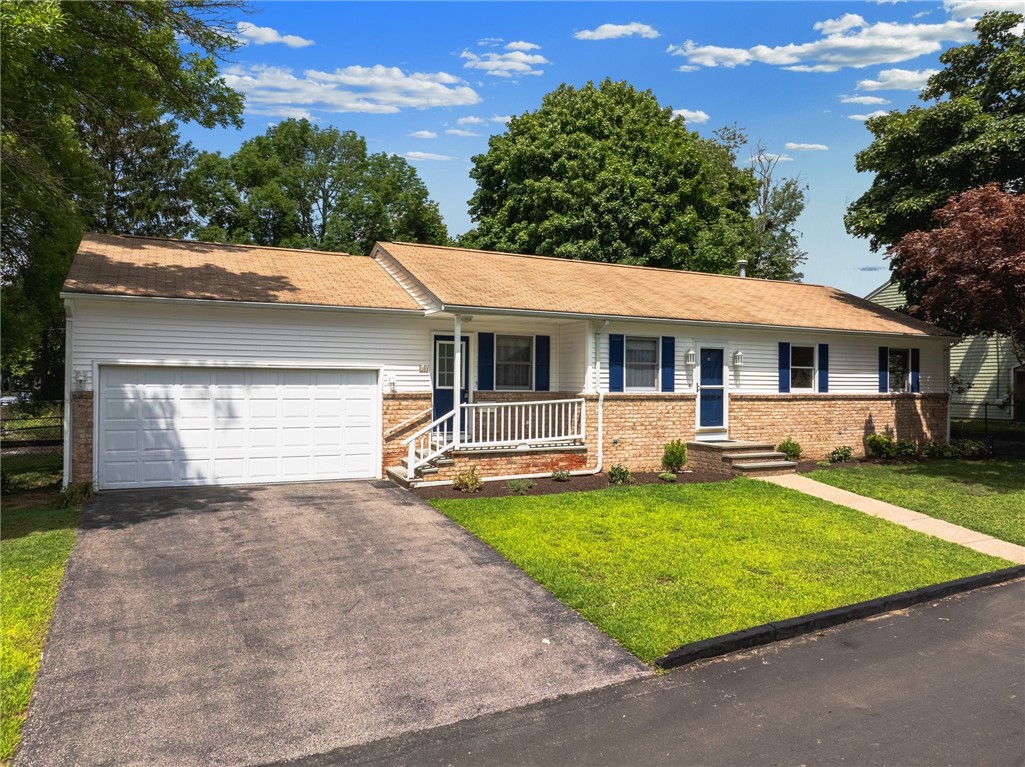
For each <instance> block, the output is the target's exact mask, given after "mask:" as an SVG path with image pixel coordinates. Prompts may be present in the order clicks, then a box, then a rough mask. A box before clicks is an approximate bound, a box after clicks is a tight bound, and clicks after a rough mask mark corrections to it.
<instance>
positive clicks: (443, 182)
mask: <svg viewBox="0 0 1025 767" xmlns="http://www.w3.org/2000/svg"><path fill="white" fill-rule="evenodd" d="M1020 7H1021V4H1020V3H1019V2H1014V1H1004V0H946V1H945V2H854V1H852V2H660V3H642V2H630V3H623V2H601V3H585V2H574V3H546V2H518V3H505V2H448V3H437V2H418V3H400V2H373V3H356V2H272V3H255V4H254V5H253V6H252V8H253V10H254V12H253V13H252V14H249V15H246V16H244V17H240V20H239V26H238V34H239V37H240V38H241V39H243V40H245V41H246V44H245V45H244V46H242V47H241V48H239V49H238V50H237V51H236V52H235V53H233V54H232V55H231V60H230V61H228V62H225V64H224V67H223V71H224V76H225V79H226V80H227V81H228V82H229V84H231V85H232V86H233V87H235V88H237V89H239V90H241V91H243V92H245V93H246V95H247V108H246V115H245V127H244V128H243V129H242V130H234V129H216V130H204V129H202V128H199V127H197V126H195V125H188V126H183V130H182V135H183V137H184V138H185V139H188V140H190V141H192V142H193V144H194V145H195V146H196V147H197V148H199V149H203V150H209V151H221V152H224V153H230V152H233V151H234V150H235V149H237V148H238V146H239V145H240V144H241V143H242V142H243V141H244V140H245V139H247V138H250V137H252V136H254V135H258V134H260V133H263V132H264V131H265V130H266V129H267V127H268V126H269V125H271V124H273V123H275V122H278V121H280V120H281V119H282V118H285V117H309V118H310V119H311V120H314V121H316V122H317V123H318V124H320V125H322V126H327V125H332V126H335V127H337V128H339V129H342V130H354V131H356V132H357V133H359V134H361V135H363V136H365V137H366V139H367V143H368V146H369V148H370V150H371V151H384V152H389V153H394V154H398V155H402V156H404V157H406V158H407V159H408V160H409V161H410V162H411V163H412V164H413V165H415V166H416V168H417V170H418V171H419V173H420V176H421V177H422V178H423V179H424V182H425V183H426V184H427V187H428V189H429V190H430V193H431V197H432V198H433V199H435V200H436V201H437V202H438V203H439V205H440V207H441V212H442V214H443V216H444V218H445V222H446V224H447V225H448V228H449V232H450V233H451V234H452V235H456V234H459V233H461V232H464V231H465V230H467V229H469V228H470V227H471V226H472V222H471V221H470V218H469V215H468V213H467V200H468V199H469V198H470V195H471V194H472V193H473V190H474V183H473V181H472V180H471V179H470V177H469V170H470V168H471V167H472V162H471V157H472V156H473V155H475V154H479V153H482V152H484V151H486V149H487V141H488V137H489V136H491V135H493V134H495V133H499V132H501V131H502V130H504V122H505V120H507V119H508V117H509V116H510V115H516V114H521V113H523V112H526V111H532V110H535V109H537V108H538V106H540V103H541V98H542V97H543V96H544V94H545V93H548V92H549V91H552V90H554V89H555V88H557V87H558V86H559V85H560V84H562V83H569V84H571V85H574V86H580V85H583V84H585V83H586V82H587V81H589V80H592V81H596V82H597V81H600V80H602V79H604V78H605V77H611V78H613V79H615V80H626V81H627V82H629V83H631V84H632V85H633V86H635V87H637V88H639V89H651V90H652V92H653V93H654V94H655V96H656V97H657V98H658V100H659V102H660V103H661V104H662V105H663V106H669V107H672V108H673V109H674V110H686V111H684V112H683V114H684V117H685V119H686V122H687V125H688V127H689V128H690V129H691V130H696V131H697V132H699V133H700V134H702V135H704V136H710V135H711V133H712V131H714V130H715V129H717V128H719V127H722V126H723V125H727V124H732V123H736V124H738V125H739V126H741V127H742V128H744V129H745V130H746V131H747V134H748V136H749V138H750V140H751V144H752V145H753V144H755V143H757V142H761V143H762V144H763V145H765V147H766V148H767V149H768V150H769V151H770V152H773V153H776V154H779V155H780V156H781V157H780V163H779V165H778V167H777V173H778V174H779V175H781V176H795V175H798V174H799V175H800V176H801V178H803V179H804V180H805V181H806V182H807V184H808V186H809V190H808V203H807V207H806V209H805V212H804V215H803V216H802V217H801V219H800V220H799V222H798V229H799V230H800V231H801V233H802V236H801V243H802V247H803V249H804V250H806V251H808V254H809V256H808V261H807V263H806V265H805V267H804V273H805V281H806V282H814V283H821V284H829V285H834V286H836V287H839V288H842V289H844V290H847V291H850V292H852V293H856V294H859V295H864V294H865V293H867V292H868V291H869V290H871V289H873V288H875V287H876V286H877V285H879V284H880V283H882V282H883V281H885V279H886V277H887V274H888V272H887V269H886V266H885V262H884V260H883V257H882V255H881V254H873V253H871V252H870V251H869V249H868V246H867V244H866V243H865V241H863V240H856V239H854V238H852V237H849V236H848V235H847V234H846V233H845V231H844V227H843V215H844V211H845V210H846V207H847V205H848V204H849V203H850V202H852V201H853V200H855V199H857V197H858V196H859V195H860V194H861V193H862V192H863V191H864V190H865V189H866V188H867V187H868V185H869V183H870V182H871V177H870V176H868V175H866V174H858V173H857V172H855V169H854V155H855V153H856V152H858V151H859V150H860V149H863V148H864V147H865V146H866V145H867V144H868V143H869V140H870V134H869V133H868V131H867V130H866V129H865V126H864V122H863V121H864V116H865V115H871V114H873V113H875V112H877V111H879V110H890V109H900V110H903V109H906V108H907V107H909V106H911V105H912V104H914V103H916V102H917V94H918V91H919V90H920V89H921V86H922V84H923V83H924V80H925V78H926V77H928V74H929V73H930V72H931V71H934V70H935V69H937V68H938V67H939V63H938V56H939V54H940V53H942V52H943V51H944V50H946V49H947V48H949V47H952V46H954V45H961V44H964V43H965V42H969V41H971V40H972V39H973V34H972V30H971V28H972V25H973V19H976V18H977V17H978V16H979V15H981V13H983V12H985V11H986V10H991V9H994V8H1003V9H1007V10H1018V9H1020ZM747 155H748V152H747V150H746V149H745V150H742V151H741V156H742V158H743V159H746V158H747Z"/></svg>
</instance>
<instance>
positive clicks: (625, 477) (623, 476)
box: [609, 463, 634, 485]
mask: <svg viewBox="0 0 1025 767" xmlns="http://www.w3.org/2000/svg"><path fill="white" fill-rule="evenodd" d="M633 481H634V478H633V475H632V474H630V470H629V469H628V468H626V467H625V466H624V465H623V464H621V463H617V464H616V465H615V466H613V467H612V468H610V469H609V484H610V485H629V484H632V483H633Z"/></svg>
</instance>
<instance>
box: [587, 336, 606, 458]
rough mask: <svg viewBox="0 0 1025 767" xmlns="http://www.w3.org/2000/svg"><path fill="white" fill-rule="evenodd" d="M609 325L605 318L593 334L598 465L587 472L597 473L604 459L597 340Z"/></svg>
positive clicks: (601, 396) (603, 391) (602, 408)
mask: <svg viewBox="0 0 1025 767" xmlns="http://www.w3.org/2000/svg"><path fill="white" fill-rule="evenodd" d="M608 327H609V321H608V320H605V322H604V323H603V324H602V326H601V327H600V328H598V330H597V331H596V332H595V334H594V379H593V383H594V389H595V391H597V392H598V465H597V466H595V467H594V469H593V470H588V471H586V472H585V473H587V474H599V473H600V472H601V470H602V465H603V464H604V461H605V390H604V389H602V388H601V354H600V353H599V348H598V347H599V340H598V339H600V338H601V334H602V333H604V332H605V331H606V330H607V329H608Z"/></svg>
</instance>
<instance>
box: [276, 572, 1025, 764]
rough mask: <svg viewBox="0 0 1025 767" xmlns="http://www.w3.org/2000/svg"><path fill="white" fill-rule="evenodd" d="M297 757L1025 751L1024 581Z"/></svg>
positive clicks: (1011, 757) (953, 756) (487, 760)
mask: <svg viewBox="0 0 1025 767" xmlns="http://www.w3.org/2000/svg"><path fill="white" fill-rule="evenodd" d="M288 764H290V765H293V766H295V765H301V767H326V766H327V765H393V766H399V765H418V766H427V765H454V766H458V765H517V767H523V766H525V765H546V766H548V765H588V766H589V767H591V766H594V765H631V766H638V767H640V766H644V765H675V766H679V765H759V766H762V765H766V766H768V765H794V766H796V765H808V766H809V767H810V766H811V765H828V766H829V767H833V766H835V765H900V766H901V767H914V766H915V765H928V766H929V767H934V766H935V765H951V766H952V767H967V766H969V765H985V766H987V767H1001V766H1003V765H1022V764H1025V580H1020V581H1016V582H1013V583H1010V584H1003V585H999V586H992V587H989V588H986V589H981V590H978V591H974V592H969V593H966V594H961V595H958V596H954V597H949V598H947V599H944V600H941V601H938V602H934V603H929V604H924V605H921V606H919V607H915V608H911V609H909V610H903V611H898V612H894V613H888V614H886V615H881V616H877V617H875V618H871V619H866V620H863V621H857V622H855V623H851V624H847V625H845V626H841V627H837V628H835V629H830V630H828V631H826V632H823V633H822V634H819V635H811V636H807V637H801V638H797V639H793V640H790V641H787V642H782V643H779V644H776V645H771V646H768V647H765V648H760V649H759V650H757V651H753V652H747V653H742V654H738V655H733V656H728V657H726V658H723V659H719V660H717V661H710V662H705V663H702V664H699V665H695V666H691V667H687V668H683V669H679V670H677V671H675V672H672V673H670V674H668V675H666V676H663V677H658V678H649V679H641V680H636V681H630V682H625V683H622V684H618V685H615V686H612V687H607V688H604V689H601V690H596V691H594V692H588V693H582V694H579V695H573V696H568V697H564V698H560V699H558V700H555V701H549V702H546V703H541V704H537V705H532V706H527V707H524V708H520V709H517V710H513V711H507V712H504V713H498V714H492V715H488V716H483V717H479V718H477V719H472V720H468V721H464V722H460V723H457V724H454V725H450V726H446V727H441V728H438V729H434V730H430V731H427V732H420V733H413V734H408V735H404V736H401V737H398V738H393V739H390V740H385V741H380V742H378V743H373V744H369V745H365V746H358V747H355V748H346V749H340V750H337V751H334V752H330V753H325V754H323V755H321V756H317V757H309V758H305V759H302V760H299V761H295V762H289V763H288Z"/></svg>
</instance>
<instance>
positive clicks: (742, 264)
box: [737, 258, 747, 277]
mask: <svg viewBox="0 0 1025 767" xmlns="http://www.w3.org/2000/svg"><path fill="white" fill-rule="evenodd" d="M737 273H738V274H740V276H741V277H747V260H746V259H743V258H742V259H740V260H739V261H738V262H737Z"/></svg>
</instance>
